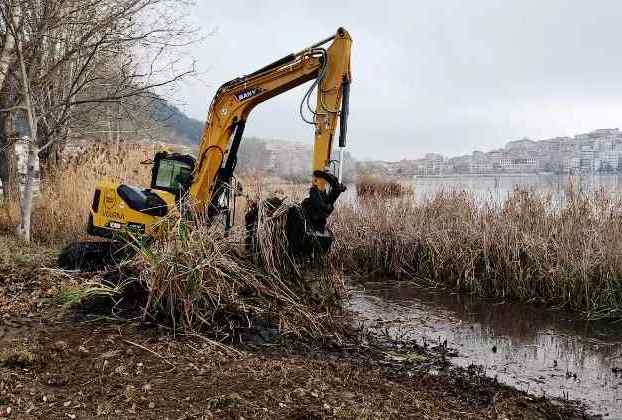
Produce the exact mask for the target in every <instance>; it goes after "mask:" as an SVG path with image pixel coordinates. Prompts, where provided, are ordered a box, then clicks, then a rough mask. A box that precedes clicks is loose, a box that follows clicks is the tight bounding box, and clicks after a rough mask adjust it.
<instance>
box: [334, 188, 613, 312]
mask: <svg viewBox="0 0 622 420" xmlns="http://www.w3.org/2000/svg"><path fill="white" fill-rule="evenodd" d="M333 230H334V231H335V234H336V237H337V240H338V242H337V246H336V249H335V250H334V252H335V256H334V257H333V260H334V261H338V262H339V269H340V270H343V271H345V272H353V271H356V272H358V273H360V274H364V275H389V276H394V277H409V278H416V279H418V280H419V281H420V282H422V283H425V284H428V285H434V286H443V287H449V288H452V289H459V290H464V291H468V292H472V293H475V294H477V295H481V296H497V297H503V298H507V299H512V300H518V301H542V302H545V303H547V304H550V305H562V306H565V307H569V308H572V309H578V310H581V311H585V312H586V313H588V314H589V315H590V316H592V317H610V316H614V317H619V316H620V315H622V287H621V283H620V282H621V279H622V201H621V200H620V199H616V200H614V199H611V198H610V197H609V195H608V194H605V193H604V192H594V193H587V192H578V191H573V190H570V191H568V192H567V193H566V196H565V199H564V200H563V201H562V202H559V201H556V200H555V199H553V197H552V196H548V195H541V194H538V193H535V192H531V191H525V190H515V191H514V192H513V193H512V194H511V195H510V196H509V198H508V199H507V201H505V202H503V203H500V204H495V203H490V202H489V203H485V204H483V205H482V204H478V200H477V199H476V197H475V196H474V195H472V194H469V193H466V192H449V193H440V194H437V195H436V196H434V197H431V198H429V199H427V200H426V201H424V202H421V203H416V202H415V201H414V200H412V199H396V200H384V201H379V200H374V201H364V202H361V203H359V204H356V205H349V206H343V207H341V208H340V209H339V214H338V216H337V217H336V218H335V220H334V223H333Z"/></svg>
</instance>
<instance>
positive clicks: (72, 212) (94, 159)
mask: <svg viewBox="0 0 622 420" xmlns="http://www.w3.org/2000/svg"><path fill="white" fill-rule="evenodd" d="M153 153H154V151H153V147H147V146H144V145H139V144H128V143H121V144H120V145H119V146H113V145H107V144H94V145H92V146H91V147H88V148H86V149H84V150H83V151H82V152H81V153H80V154H79V155H76V156H72V157H70V158H69V159H67V160H66V161H64V162H62V163H61V164H60V165H59V167H57V168H56V169H55V170H54V171H53V172H51V173H49V174H48V176H47V177H46V178H45V179H44V180H42V181H41V183H40V186H39V191H38V192H36V196H35V203H34V208H33V213H32V229H33V234H32V237H33V238H34V240H35V241H37V242H40V243H48V244H54V245H56V244H64V243H67V242H69V241H75V240H76V239H78V238H81V237H84V236H85V234H86V221H87V217H88V212H89V208H90V207H91V202H92V200H93V193H94V191H95V185H96V184H97V182H98V181H100V180H101V179H102V178H105V177H107V178H108V179H112V180H117V181H123V182H126V183H129V184H133V185H149V180H150V170H151V167H150V166H147V165H141V164H140V162H141V161H143V160H145V159H148V158H151V157H153ZM18 220H19V204H18V203H17V202H14V203H10V204H5V206H4V209H3V211H2V212H0V230H4V231H6V232H13V231H14V230H15V226H17V223H18Z"/></svg>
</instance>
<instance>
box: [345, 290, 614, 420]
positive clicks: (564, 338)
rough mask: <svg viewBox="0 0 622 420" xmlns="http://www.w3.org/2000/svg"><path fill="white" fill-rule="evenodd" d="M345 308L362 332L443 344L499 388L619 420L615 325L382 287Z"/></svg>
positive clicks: (436, 292)
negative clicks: (577, 404) (580, 405)
mask: <svg viewBox="0 0 622 420" xmlns="http://www.w3.org/2000/svg"><path fill="white" fill-rule="evenodd" d="M351 309H352V310H353V311H354V312H355V313H357V314H358V315H359V317H360V319H361V320H363V321H364V322H365V323H366V325H368V326H369V327H371V328H378V329H379V330H380V331H385V329H386V330H388V331H389V332H390V333H392V334H395V335H396V336H398V335H399V336H405V337H410V338H414V339H416V340H417V341H418V342H419V343H420V344H421V343H424V342H427V343H429V344H430V345H436V344H440V343H443V342H444V341H445V340H447V345H448V346H449V347H450V348H454V349H456V350H457V351H458V353H459V356H458V357H456V358H452V361H453V362H454V363H456V364H458V365H460V366H464V367H466V366H468V365H470V364H472V363H474V364H477V365H481V366H483V367H484V368H485V370H486V373H487V375H488V376H490V377H497V379H498V380H499V381H500V382H502V383H505V384H508V385H512V386H514V387H516V388H518V389H521V390H524V391H527V392H529V393H532V394H534V395H537V396H541V395H547V396H552V397H558V398H569V399H573V400H581V401H583V402H584V403H585V404H587V405H588V406H589V407H590V410H591V411H592V413H595V414H602V415H607V416H608V417H607V418H612V419H622V323H611V322H587V321H584V320H581V319H579V318H578V317H577V316H576V315H574V314H572V313H568V312H564V311H559V310H550V309H546V308H544V307H540V306H534V305H524V304H511V303H506V302H502V301H494V300H484V299H478V298H474V297H472V296H465V295H463V294H456V293H451V292H449V291H446V290H430V289H423V288H418V287H416V286H414V285H412V284H409V283H407V282H406V283H405V282H401V283H399V282H395V281H388V280H383V281H379V282H372V283H365V286H358V287H356V288H355V289H354V291H353V296H352V299H351Z"/></svg>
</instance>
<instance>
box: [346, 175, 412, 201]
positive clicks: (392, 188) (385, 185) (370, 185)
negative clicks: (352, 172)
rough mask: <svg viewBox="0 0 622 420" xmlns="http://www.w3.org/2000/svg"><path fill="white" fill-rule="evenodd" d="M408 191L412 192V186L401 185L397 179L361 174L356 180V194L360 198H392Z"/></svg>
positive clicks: (408, 192)
mask: <svg viewBox="0 0 622 420" xmlns="http://www.w3.org/2000/svg"><path fill="white" fill-rule="evenodd" d="M410 193H412V187H409V186H406V185H402V184H400V183H399V182H397V181H392V180H385V179H379V178H376V177H371V176H361V177H360V178H359V179H358V181H357V182H356V194H357V196H358V197H361V198H365V197H371V198H374V197H375V198H378V197H381V198H391V197H393V198H394V197H401V196H402V195H406V194H410Z"/></svg>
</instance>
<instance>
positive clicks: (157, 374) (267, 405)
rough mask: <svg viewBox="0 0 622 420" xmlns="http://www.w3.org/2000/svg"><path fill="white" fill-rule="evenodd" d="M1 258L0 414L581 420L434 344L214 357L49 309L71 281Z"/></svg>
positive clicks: (191, 340)
mask: <svg viewBox="0 0 622 420" xmlns="http://www.w3.org/2000/svg"><path fill="white" fill-rule="evenodd" d="M2 239H6V238H0V240H2ZM5 248H6V250H5V251H4V253H3V254H0V309H1V311H2V312H1V316H0V418H3V417H4V418H11V419H13V418H15V419H22V418H24V419H28V418H33V419H34V418H37V419H82V418H111V419H126V418H127V419H156V418H157V419H211V418H232V419H242V418H245V419H250V418H266V419H274V418H291V419H324V418H357V419H359V418H360V419H365V418H368V419H377V418H416V419H581V418H588V417H586V416H584V414H583V413H582V409H581V408H580V407H578V406H577V405H576V404H574V403H572V402H562V401H551V400H547V399H543V398H537V397H533V396H529V395H527V394H525V393H523V392H519V391H517V390H514V389H512V388H509V387H506V386H503V385H500V384H498V383H496V381H495V380H494V379H490V378H486V377H484V376H482V375H481V372H480V370H479V369H478V368H477V367H471V368H469V369H459V368H456V367H453V366H452V365H451V357H450V356H451V354H452V351H451V350H450V349H446V348H443V347H442V346H441V347H437V348H434V349H429V348H421V347H419V346H417V345H415V344H413V343H404V342H400V343H396V342H391V341H388V340H386V339H384V338H383V337H382V336H380V335H378V334H374V335H369V334H367V333H360V332H359V333H353V334H352V336H350V337H341V339H339V340H337V339H335V338H334V337H333V338H326V339H323V340H312V341H311V340H306V339H301V338H278V337H270V338H269V339H266V340H263V339H262V340H250V341H249V342H247V343H246V345H238V346H235V347H226V346H220V345H217V344H214V343H212V342H209V341H208V340H206V339H205V338H203V337H200V336H180V335H177V336H173V335H172V334H171V332H170V331H168V330H166V329H163V328H161V327H157V326H152V325H145V324H143V323H141V322H139V321H125V322H121V321H118V320H113V319H105V318H102V317H101V316H94V315H92V314H88V313H83V312H78V311H76V310H75V309H70V308H67V307H65V306H63V305H61V303H62V302H63V301H65V300H66V297H64V296H65V294H66V290H67V283H68V282H71V281H73V280H70V279H69V278H68V277H66V276H65V275H64V274H63V273H62V272H59V271H57V270H55V269H54V255H53V252H52V251H50V250H49V249H48V248H46V247H28V248H24V247H20V246H17V245H5ZM46 267H48V268H46Z"/></svg>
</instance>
